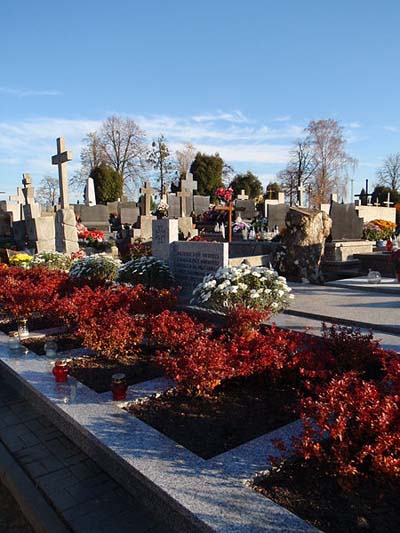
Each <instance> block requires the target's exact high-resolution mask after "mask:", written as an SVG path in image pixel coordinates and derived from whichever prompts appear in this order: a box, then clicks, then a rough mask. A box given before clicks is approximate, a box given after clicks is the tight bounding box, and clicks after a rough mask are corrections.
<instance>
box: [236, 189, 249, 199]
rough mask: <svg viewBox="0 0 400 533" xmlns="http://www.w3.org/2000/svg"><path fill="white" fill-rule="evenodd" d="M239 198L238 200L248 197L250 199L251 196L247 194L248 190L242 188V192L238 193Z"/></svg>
mask: <svg viewBox="0 0 400 533" xmlns="http://www.w3.org/2000/svg"><path fill="white" fill-rule="evenodd" d="M237 199H238V200H248V199H249V197H248V195H247V194H246V191H245V190H244V189H242V190H241V191H240V194H238V195H237Z"/></svg>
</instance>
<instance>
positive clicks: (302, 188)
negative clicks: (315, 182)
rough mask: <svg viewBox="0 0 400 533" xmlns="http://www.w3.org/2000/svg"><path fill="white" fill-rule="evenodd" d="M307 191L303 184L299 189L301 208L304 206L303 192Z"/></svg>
mask: <svg viewBox="0 0 400 533" xmlns="http://www.w3.org/2000/svg"><path fill="white" fill-rule="evenodd" d="M305 190H306V189H305V187H304V185H303V184H302V183H301V184H300V185H299V186H298V187H297V203H298V204H299V206H300V207H302V206H303V192H305Z"/></svg>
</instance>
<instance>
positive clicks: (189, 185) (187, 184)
mask: <svg viewBox="0 0 400 533" xmlns="http://www.w3.org/2000/svg"><path fill="white" fill-rule="evenodd" d="M183 189H186V190H187V191H189V192H191V193H192V192H193V191H197V181H193V174H192V173H191V172H189V171H188V172H186V179H184V180H181V190H183Z"/></svg>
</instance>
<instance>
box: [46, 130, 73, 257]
mask: <svg viewBox="0 0 400 533" xmlns="http://www.w3.org/2000/svg"><path fill="white" fill-rule="evenodd" d="M71 160H72V153H71V152H70V151H67V150H65V144H64V139H63V138H62V137H59V138H58V139H57V154H56V155H54V156H53V157H52V159H51V162H52V164H53V165H57V166H58V180H59V186H60V199H61V209H59V210H58V211H57V212H56V216H55V242H56V250H57V252H63V253H67V254H70V253H72V252H76V251H78V250H79V246H78V234H77V231H76V220H75V212H74V210H73V209H71V208H70V205H69V196H68V180H67V162H68V161H71Z"/></svg>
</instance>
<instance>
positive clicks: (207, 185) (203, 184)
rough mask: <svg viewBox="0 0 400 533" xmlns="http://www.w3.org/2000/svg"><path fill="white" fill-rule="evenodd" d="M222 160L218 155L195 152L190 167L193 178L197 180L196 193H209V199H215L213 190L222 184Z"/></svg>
mask: <svg viewBox="0 0 400 533" xmlns="http://www.w3.org/2000/svg"><path fill="white" fill-rule="evenodd" d="M223 168H224V161H223V160H222V158H221V157H220V156H219V154H215V155H207V154H201V153H200V152H197V154H196V157H195V159H194V161H193V163H192V165H191V167H190V172H191V173H192V174H193V179H194V180H195V181H197V191H198V194H200V195H203V196H207V195H210V197H211V201H214V200H215V192H216V190H217V189H218V187H221V186H222V170H223Z"/></svg>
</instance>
